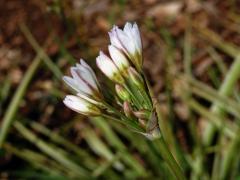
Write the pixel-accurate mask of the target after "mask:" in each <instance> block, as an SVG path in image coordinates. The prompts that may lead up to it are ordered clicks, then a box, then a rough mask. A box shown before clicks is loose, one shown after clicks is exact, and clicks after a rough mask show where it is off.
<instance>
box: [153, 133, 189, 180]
mask: <svg viewBox="0 0 240 180" xmlns="http://www.w3.org/2000/svg"><path fill="white" fill-rule="evenodd" d="M155 142H156V144H157V146H158V148H159V151H160V153H161V155H162V158H163V159H164V161H165V162H166V163H167V165H168V166H169V168H170V169H171V170H172V172H173V173H174V175H175V177H176V178H177V179H178V180H185V179H186V178H185V176H184V174H183V172H182V169H181V168H180V166H179V165H178V163H177V161H176V160H175V159H174V157H173V155H172V154H171V152H170V151H169V149H168V147H167V145H166V143H165V141H164V139H163V137H162V136H161V137H160V138H157V139H156V140H155Z"/></svg>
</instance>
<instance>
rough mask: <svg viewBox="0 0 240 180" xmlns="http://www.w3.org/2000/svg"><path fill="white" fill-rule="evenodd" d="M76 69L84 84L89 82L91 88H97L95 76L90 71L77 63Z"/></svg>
mask: <svg viewBox="0 0 240 180" xmlns="http://www.w3.org/2000/svg"><path fill="white" fill-rule="evenodd" d="M76 71H77V73H78V74H79V76H80V77H81V79H82V80H83V81H84V82H85V83H86V84H89V85H90V86H91V87H92V88H94V89H96V90H98V87H97V84H96V81H95V78H94V77H93V76H92V73H91V71H89V69H87V68H85V67H84V66H82V65H79V66H78V67H77V69H76Z"/></svg>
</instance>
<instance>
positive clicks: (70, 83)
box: [63, 76, 80, 92]
mask: <svg viewBox="0 0 240 180" xmlns="http://www.w3.org/2000/svg"><path fill="white" fill-rule="evenodd" d="M63 81H64V82H65V83H66V84H67V85H68V86H69V87H71V88H72V89H73V90H75V91H77V92H80V89H79V86H78V84H77V82H76V81H75V80H74V79H73V78H71V77H68V76H64V77H63Z"/></svg>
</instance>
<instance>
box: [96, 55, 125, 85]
mask: <svg viewBox="0 0 240 180" xmlns="http://www.w3.org/2000/svg"><path fill="white" fill-rule="evenodd" d="M96 63H97V66H98V67H99V69H100V70H101V71H102V72H103V73H104V74H105V75H106V76H107V77H108V78H109V79H111V80H112V81H114V82H118V83H119V84H121V83H123V82H124V79H123V77H122V76H121V74H120V70H119V69H118V68H117V66H116V65H115V64H114V62H113V61H112V60H111V59H110V58H109V57H108V56H106V55H105V54H104V53H103V52H102V51H100V53H99V56H98V57H97V58H96Z"/></svg>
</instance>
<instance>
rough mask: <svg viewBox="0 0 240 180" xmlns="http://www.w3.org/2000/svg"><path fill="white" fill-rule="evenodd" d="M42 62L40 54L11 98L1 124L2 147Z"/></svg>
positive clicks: (0, 138)
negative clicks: (25, 93) (28, 87)
mask: <svg viewBox="0 0 240 180" xmlns="http://www.w3.org/2000/svg"><path fill="white" fill-rule="evenodd" d="M40 62H41V58H40V54H38V56H37V57H36V58H35V59H34V60H33V62H32V64H31V65H30V67H29V68H28V70H27V72H26V74H25V75H24V78H23V80H22V82H21V84H20V86H18V88H17V90H16V93H15V94H14V96H13V99H12V100H11V102H10V104H9V106H8V108H7V111H6V113H5V115H4V117H3V120H2V125H1V131H0V148H1V147H2V146H3V143H4V141H5V139H6V136H7V133H8V130H9V128H10V126H11V124H12V121H13V117H14V115H15V113H16V111H17V109H18V106H19V104H20V101H21V99H22V97H23V95H24V92H25V91H26V89H27V86H28V84H29V82H30V80H31V78H32V77H33V74H34V73H35V71H36V70H37V68H38V66H39V65H40Z"/></svg>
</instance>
